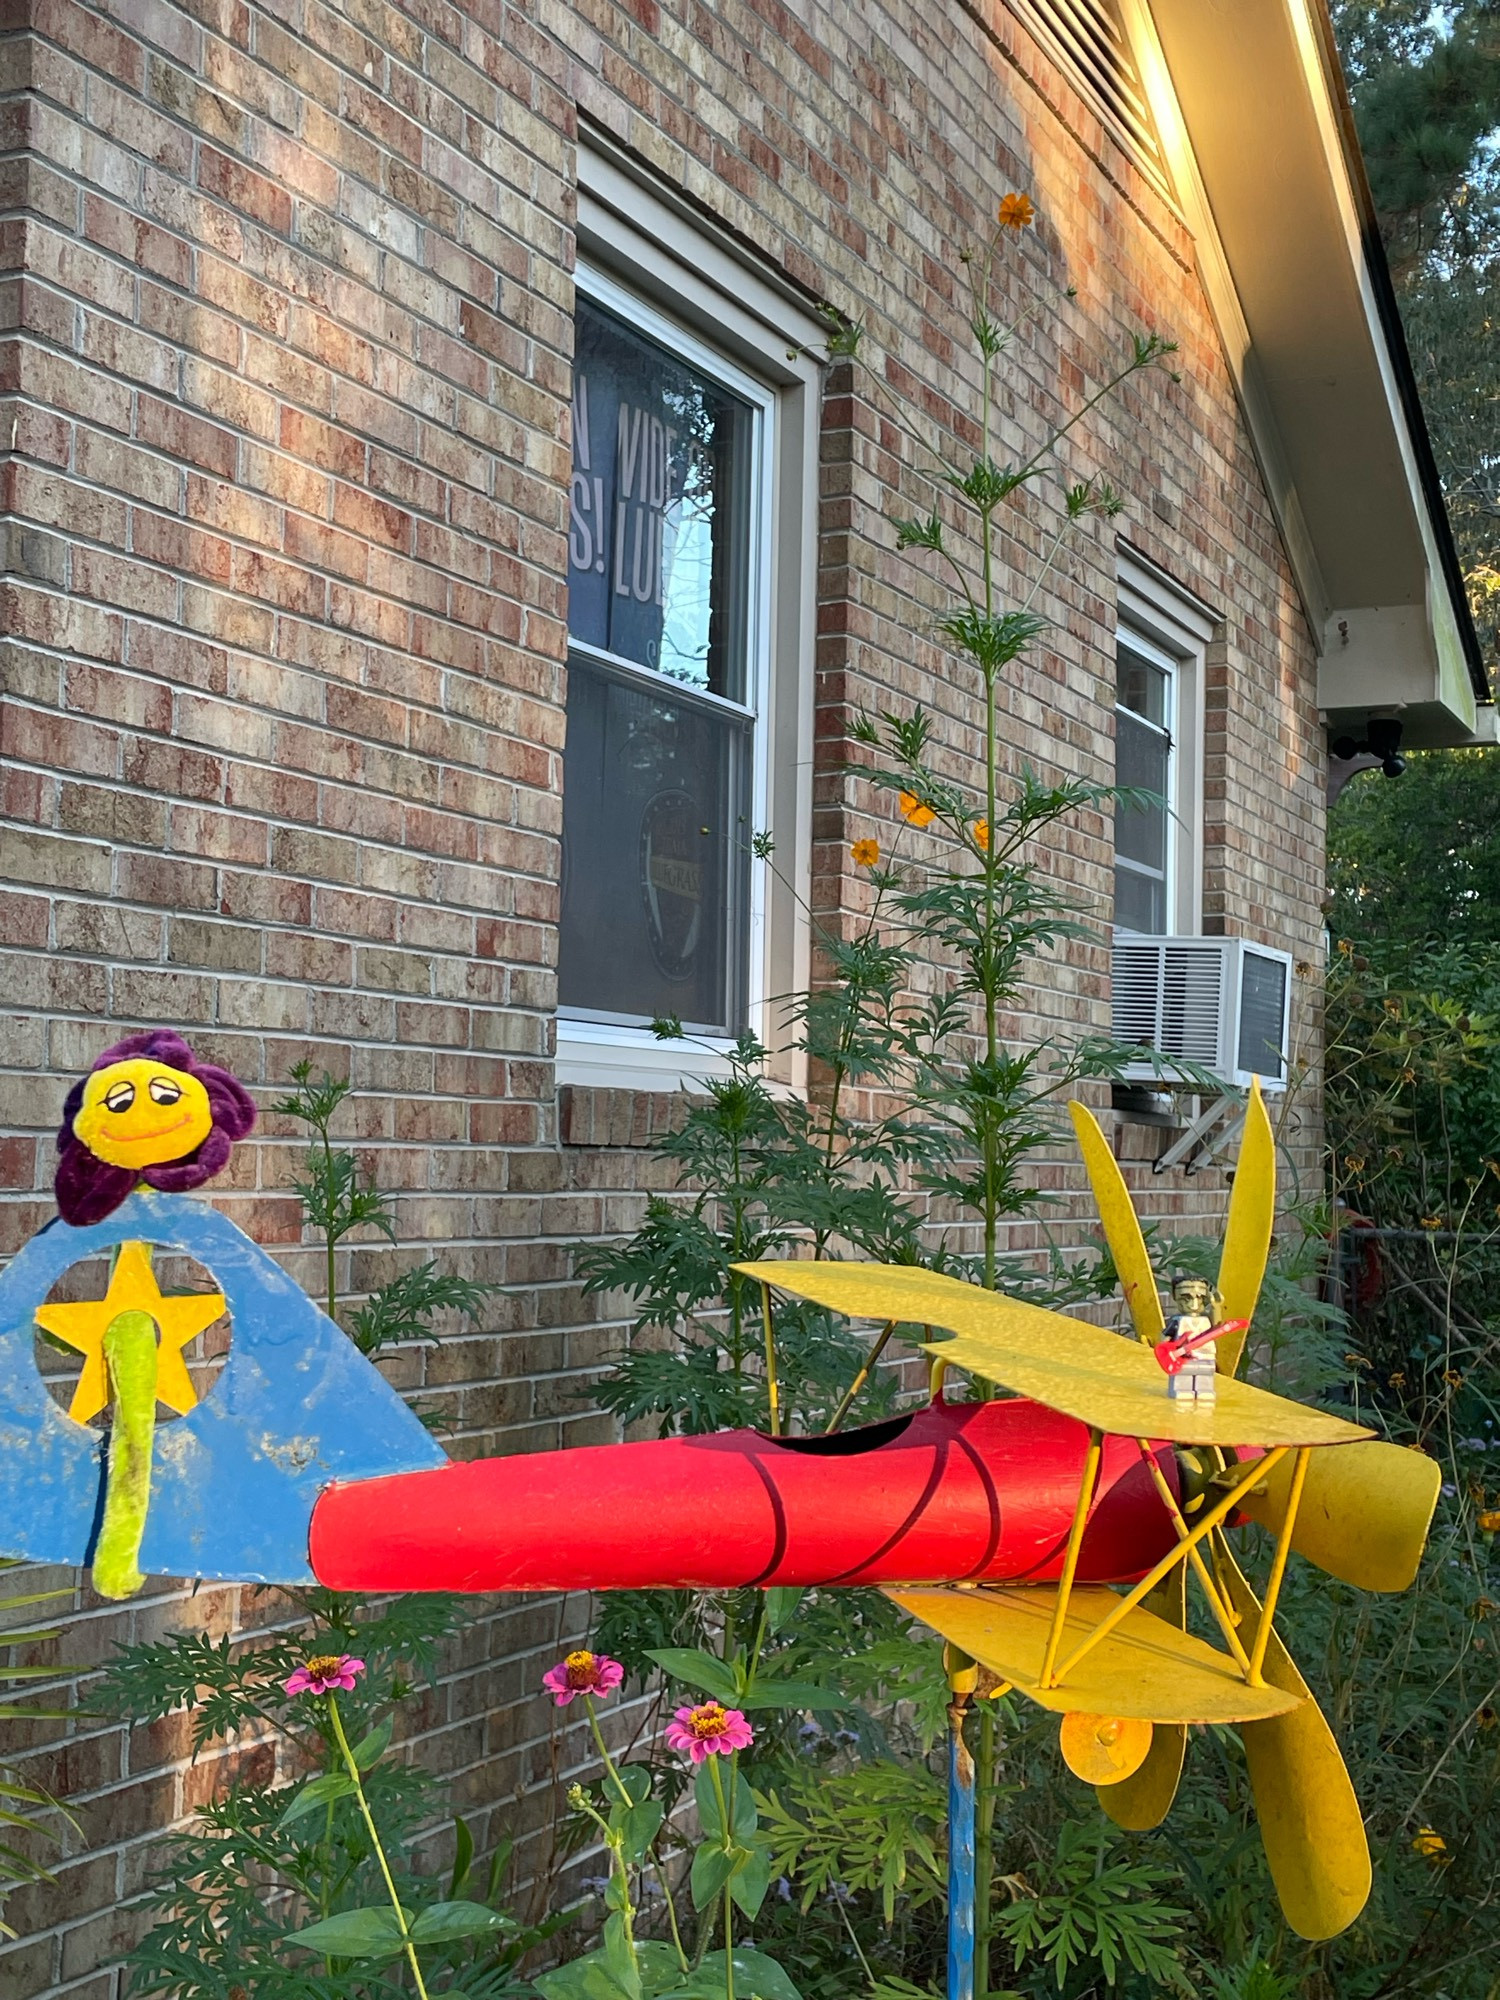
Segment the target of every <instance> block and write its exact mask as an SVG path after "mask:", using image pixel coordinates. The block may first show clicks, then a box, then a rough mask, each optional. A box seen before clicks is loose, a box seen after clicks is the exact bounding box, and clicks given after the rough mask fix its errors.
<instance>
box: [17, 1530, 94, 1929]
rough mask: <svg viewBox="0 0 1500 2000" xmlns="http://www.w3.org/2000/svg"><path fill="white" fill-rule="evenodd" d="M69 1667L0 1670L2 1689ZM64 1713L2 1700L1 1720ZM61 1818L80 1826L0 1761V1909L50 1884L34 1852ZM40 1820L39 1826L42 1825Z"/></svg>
mask: <svg viewBox="0 0 1500 2000" xmlns="http://www.w3.org/2000/svg"><path fill="white" fill-rule="evenodd" d="M17 1567H19V1565H18V1564H16V1563H14V1562H12V1561H10V1560H9V1559H7V1558H4V1557H0V1571H3V1570H8V1569H15V1568H17ZM70 1595H71V1592H69V1591H65V1590H33V1591H27V1592H24V1593H17V1592H12V1593H10V1594H9V1595H8V1596H5V1597H0V1613H3V1614H9V1613H11V1612H16V1611H29V1610H30V1609H31V1607H32V1606H33V1605H35V1604H51V1603H54V1602H55V1601H56V1600H57V1599H58V1598H63V1597H68V1596H70ZM56 1637H57V1634H56V1633H55V1632H53V1631H47V1630H43V1629H41V1628H26V1629H22V1628H19V1627H17V1628H14V1629H8V1630H5V1631H0V1648H3V1649H4V1650H6V1651H13V1650H15V1649H18V1648H23V1647H25V1648H29V1647H32V1646H44V1645H47V1644H49V1643H50V1642H51V1641H52V1640H53V1639H55V1638H56ZM65 1671H66V1669H64V1668H60V1667H56V1666H35V1665H33V1666H19V1665H15V1664H10V1665H6V1666H0V1685H4V1684H15V1683H17V1682H25V1681H29V1680H51V1679H55V1678H56V1677H57V1675H58V1674H60V1673H62V1672H65ZM63 1714H66V1711H65V1710H63V1711H59V1710H57V1709H50V1708H42V1707H39V1706H38V1705H37V1704H36V1703H35V1702H32V1701H0V1722H25V1721H27V1720H30V1721H46V1720H49V1719H52V1720H56V1719H60V1716H61V1715H63ZM49 1815H57V1816H60V1817H61V1818H62V1819H63V1820H65V1821H66V1822H67V1824H68V1825H70V1826H73V1827H76V1826H77V1824H78V1822H77V1821H76V1820H75V1819H74V1818H73V1816H72V1814H71V1813H69V1812H66V1811H64V1809H63V1808H62V1807H61V1806H60V1805H59V1804H58V1803H57V1801H56V1799H54V1798H53V1797H52V1796H51V1795H50V1793H48V1792H45V1791H43V1790H42V1789H41V1788H40V1786H37V1785H28V1784H23V1783H22V1781H21V1779H20V1777H19V1776H18V1775H17V1773H16V1771H15V1770H14V1769H13V1767H12V1766H10V1765H9V1764H5V1763H0V1908H3V1906H4V1900H5V1895H6V1891H7V1890H10V1889H15V1888H18V1887H19V1886H20V1885H21V1884H22V1883H23V1882H50V1881H51V1880H52V1877H51V1875H50V1874H49V1873H48V1871H47V1869H46V1868H45V1867H44V1865H43V1864H42V1863H41V1862H40V1861H39V1860H38V1859H37V1858H36V1856H35V1854H34V1853H33V1852H32V1845H33V1844H34V1842H35V1841H36V1839H37V1838H38V1835H39V1833H40V1834H41V1836H42V1837H44V1838H49V1839H55V1838H56V1835H55V1832H53V1830H52V1829H51V1828H50V1827H48V1826H47V1824H46V1816H49ZM39 1819H40V1822H41V1823H40V1825H39ZM17 1836H24V1837H26V1839H27V1845H25V1846H18V1845H17V1838H16V1837H17ZM14 1936H15V1932H14V1931H13V1930H12V1929H11V1928H10V1926H9V1925H8V1924H7V1923H6V1922H5V1921H4V1919H3V1918H0V1937H14Z"/></svg>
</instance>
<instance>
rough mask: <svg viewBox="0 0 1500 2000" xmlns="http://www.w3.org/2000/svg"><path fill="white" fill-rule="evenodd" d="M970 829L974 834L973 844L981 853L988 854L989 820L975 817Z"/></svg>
mask: <svg viewBox="0 0 1500 2000" xmlns="http://www.w3.org/2000/svg"><path fill="white" fill-rule="evenodd" d="M972 831H973V835H974V845H975V846H976V847H977V848H978V849H979V851H980V853H981V854H988V853H989V851H990V823H989V821H988V820H987V819H976V820H975V822H974V825H973V828H972Z"/></svg>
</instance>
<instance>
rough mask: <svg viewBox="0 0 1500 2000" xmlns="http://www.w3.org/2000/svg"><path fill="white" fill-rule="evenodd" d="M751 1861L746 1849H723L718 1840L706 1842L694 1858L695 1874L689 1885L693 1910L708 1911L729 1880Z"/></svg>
mask: <svg viewBox="0 0 1500 2000" xmlns="http://www.w3.org/2000/svg"><path fill="white" fill-rule="evenodd" d="M749 1859H750V1854H749V1850H748V1849H746V1848H743V1847H722V1846H720V1844H719V1842H718V1841H716V1840H705V1841H704V1843H703V1845H702V1846H701V1847H700V1848H699V1849H698V1852H697V1853H696V1854H695V1855H694V1856H693V1873H692V1876H691V1878H690V1884H689V1886H690V1888H691V1891H692V1897H693V1908H694V1909H695V1910H706V1909H707V1908H708V1906H709V1904H710V1903H711V1902H712V1901H713V1900H714V1898H715V1897H716V1896H717V1895H718V1894H719V1893H720V1891H721V1890H722V1889H723V1887H724V1884H725V1883H726V1882H727V1881H728V1880H729V1878H730V1877H731V1876H732V1875H734V1874H736V1873H737V1872H738V1871H739V1869H741V1868H743V1867H744V1865H745V1863H746V1862H747V1861H748V1860H749Z"/></svg>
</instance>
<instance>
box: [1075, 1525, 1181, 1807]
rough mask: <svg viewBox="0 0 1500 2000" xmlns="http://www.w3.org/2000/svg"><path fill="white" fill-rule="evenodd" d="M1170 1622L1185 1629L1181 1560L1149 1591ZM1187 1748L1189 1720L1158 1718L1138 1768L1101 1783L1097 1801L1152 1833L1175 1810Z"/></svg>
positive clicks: (1150, 1602) (1148, 1605)
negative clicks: (1119, 1778)
mask: <svg viewBox="0 0 1500 2000" xmlns="http://www.w3.org/2000/svg"><path fill="white" fill-rule="evenodd" d="M1144 1608H1145V1609H1146V1610H1147V1611H1154V1612H1155V1613H1156V1615H1157V1617H1158V1618H1161V1619H1164V1620H1165V1621H1166V1623H1167V1624H1169V1625H1175V1626H1176V1627H1177V1629H1178V1631H1182V1630H1183V1629H1184V1628H1185V1627H1186V1625H1187V1565H1186V1564H1185V1563H1180V1564H1179V1565H1178V1567H1177V1568H1176V1569H1174V1570H1173V1571H1172V1573H1171V1575H1170V1576H1164V1577H1163V1578H1162V1580H1161V1582H1160V1583H1159V1584H1158V1585H1157V1586H1156V1588H1155V1590H1153V1591H1152V1592H1151V1593H1150V1595H1149V1596H1148V1597H1147V1599H1146V1602H1145V1607H1144ZM1186 1750H1187V1725H1186V1724H1185V1723H1182V1722H1158V1723H1157V1724H1156V1726H1155V1727H1154V1728H1153V1730H1152V1732H1151V1748H1150V1749H1149V1750H1148V1751H1147V1752H1146V1759H1145V1762H1144V1763H1143V1764H1142V1765H1141V1767H1140V1769H1139V1770H1137V1771H1132V1772H1131V1774H1130V1776H1129V1777H1128V1778H1123V1779H1121V1780H1120V1782H1119V1783H1118V1784H1114V1785H1098V1786H1096V1787H1095V1790H1096V1792H1097V1793H1098V1798H1099V1803H1100V1805H1101V1806H1102V1807H1103V1808H1104V1811H1105V1812H1106V1813H1107V1814H1108V1816H1109V1817H1110V1818H1111V1819H1112V1820H1113V1821H1114V1823H1115V1825H1116V1826H1123V1827H1124V1828H1125V1830H1126V1832H1127V1833H1149V1832H1150V1831H1151V1829H1152V1827H1154V1826H1160V1825H1161V1823H1162V1821H1163V1820H1164V1819H1165V1818H1166V1816H1167V1814H1168V1813H1169V1812H1170V1811H1171V1810H1172V1801H1173V1799H1175V1798H1176V1796H1177V1786H1178V1782H1179V1781H1180V1779H1181V1777H1182V1760H1183V1756H1184V1754H1185V1752H1186Z"/></svg>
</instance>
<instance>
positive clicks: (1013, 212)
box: [996, 194, 1036, 229]
mask: <svg viewBox="0 0 1500 2000" xmlns="http://www.w3.org/2000/svg"><path fill="white" fill-rule="evenodd" d="M1035 219H1036V210H1035V209H1034V208H1033V207H1032V205H1031V196H1030V195H1029V194H1008V195H1006V196H1005V197H1004V199H1003V200H1002V201H1001V203H1000V211H999V214H998V215H997V217H996V220H997V221H998V222H999V224H1000V227H1001V228H1002V229H1029V228H1030V227H1031V225H1032V223H1033V221H1034V220H1035Z"/></svg>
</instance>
